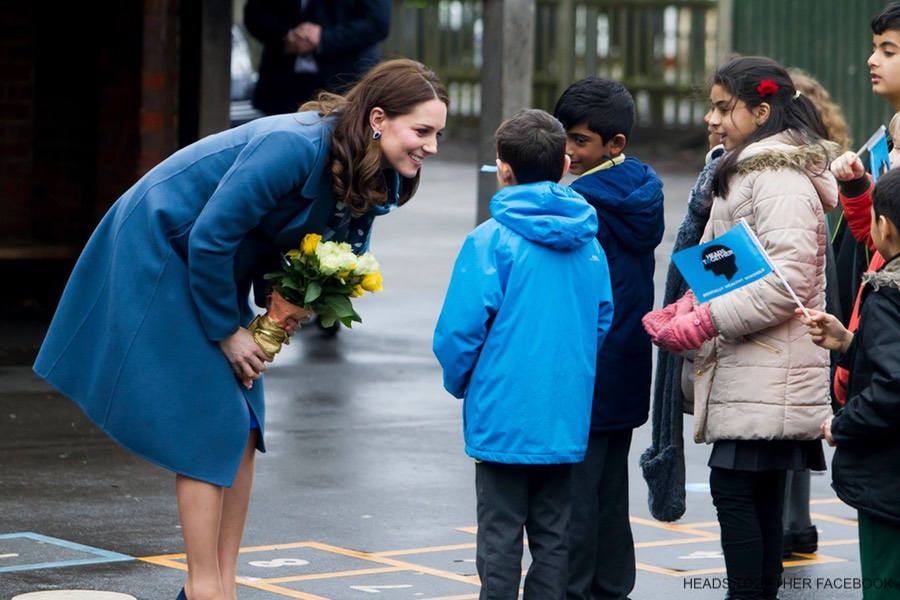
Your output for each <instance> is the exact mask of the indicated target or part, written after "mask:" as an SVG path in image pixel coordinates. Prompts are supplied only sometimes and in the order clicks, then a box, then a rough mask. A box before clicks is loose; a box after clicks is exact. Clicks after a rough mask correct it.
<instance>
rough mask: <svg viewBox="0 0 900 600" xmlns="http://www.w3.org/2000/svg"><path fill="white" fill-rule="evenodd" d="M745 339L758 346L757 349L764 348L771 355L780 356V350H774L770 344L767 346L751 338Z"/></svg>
mask: <svg viewBox="0 0 900 600" xmlns="http://www.w3.org/2000/svg"><path fill="white" fill-rule="evenodd" d="M745 339H748V340H750V341H751V342H753V343H754V344H756V345H757V346H759V347H761V348H765V349H766V350H768V351H769V352H771V353H772V354H781V350H779V349H778V348H776V347H775V346H772V345H771V344H767V343H765V342H761V341H759V340H758V339H756V338H752V337H748V338H745Z"/></svg>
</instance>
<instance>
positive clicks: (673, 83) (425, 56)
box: [383, 0, 717, 131]
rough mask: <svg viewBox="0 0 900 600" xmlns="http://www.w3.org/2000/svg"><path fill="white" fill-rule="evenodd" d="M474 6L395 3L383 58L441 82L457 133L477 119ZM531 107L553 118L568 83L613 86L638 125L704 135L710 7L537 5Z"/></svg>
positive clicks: (468, 2) (698, 3)
mask: <svg viewBox="0 0 900 600" xmlns="http://www.w3.org/2000/svg"><path fill="white" fill-rule="evenodd" d="M481 6H482V2H481V1H478V0H395V2H394V13H393V23H392V26H391V35H390V37H389V38H388V40H387V41H386V42H385V45H384V47H383V48H384V53H385V56H386V57H393V56H408V57H410V58H415V59H417V60H420V61H422V62H423V63H425V64H427V65H428V66H429V67H431V68H432V69H434V70H435V71H436V72H437V73H438V74H439V75H440V76H441V78H442V79H443V80H444V81H445V82H446V83H447V86H448V88H449V92H450V96H451V119H452V120H453V121H454V123H453V124H454V125H455V126H460V125H462V126H466V125H471V124H472V123H473V122H474V121H475V120H476V119H477V117H478V114H479V110H480V106H479V103H480V96H481V94H480V66H481V40H482V36H483V33H484V32H483V25H482V18H481ZM536 6H537V8H536V10H537V12H536V19H535V52H534V93H533V105H534V106H537V107H539V108H543V109H545V110H550V111H552V110H553V106H554V104H555V103H556V99H557V98H558V97H559V95H560V94H561V93H562V91H563V90H564V89H565V88H566V86H567V85H569V84H570V83H571V82H573V81H575V80H576V79H579V78H581V77H585V76H587V75H598V76H601V77H609V78H613V79H617V80H619V81H621V82H622V83H623V84H624V85H625V86H626V87H628V89H629V90H630V91H631V92H632V94H633V95H634V97H635V102H636V105H637V125H638V126H639V127H641V128H646V129H652V130H655V131H659V130H685V129H697V128H699V127H701V126H702V119H703V115H704V113H705V110H706V108H705V107H706V99H705V96H704V94H703V92H702V91H701V90H702V89H703V88H704V87H705V83H706V78H707V74H708V73H709V72H710V71H711V69H712V68H713V67H714V66H715V64H716V62H717V56H716V52H717V46H716V44H717V37H716V28H717V3H716V2H715V0H537V5H536Z"/></svg>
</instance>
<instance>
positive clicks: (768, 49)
mask: <svg viewBox="0 0 900 600" xmlns="http://www.w3.org/2000/svg"><path fill="white" fill-rule="evenodd" d="M887 3H888V2H887V0H853V1H852V2H851V1H849V0H791V1H790V2H785V0H752V1H750V0H743V1H742V0H736V1H735V2H734V19H733V23H734V30H733V45H734V49H735V50H736V51H737V52H740V53H742V54H761V55H765V56H770V57H772V58H774V59H775V60H777V61H779V62H780V63H782V64H783V65H785V66H791V67H799V68H801V69H803V70H805V71H807V72H808V73H810V74H811V75H812V76H813V77H815V78H816V79H818V80H819V81H820V82H821V83H822V84H823V85H824V86H825V87H826V88H827V89H828V91H829V92H830V94H831V96H832V97H833V99H834V100H835V102H837V104H839V105H840V106H841V107H842V108H843V112H844V115H845V117H846V118H847V122H848V124H849V125H850V132H851V135H852V136H853V138H854V140H855V143H856V144H857V145H858V144H861V143H862V142H864V141H865V140H866V138H868V137H869V134H870V133H871V132H872V131H874V130H875V129H876V128H877V127H878V125H880V124H881V123H885V124H886V123H887V122H888V121H889V120H890V118H891V114H892V112H893V111H892V109H891V108H890V106H889V105H888V103H887V102H886V101H885V100H884V99H882V98H878V97H877V96H875V95H874V94H872V92H871V84H870V82H869V69H868V67H867V66H866V60H867V58H868V56H869V55H870V54H871V51H872V30H871V28H870V22H871V19H872V17H873V16H875V15H877V14H878V13H880V12H881V11H882V10H883V9H884V7H885V6H886V5H887ZM750 24H752V26H751V25H750Z"/></svg>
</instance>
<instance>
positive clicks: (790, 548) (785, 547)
mask: <svg viewBox="0 0 900 600" xmlns="http://www.w3.org/2000/svg"><path fill="white" fill-rule="evenodd" d="M782 539H783V540H784V541H783V542H782V543H781V558H790V557H791V556H792V555H793V554H794V536H793V535H791V532H790V531H785V532H784V537H783V538H782Z"/></svg>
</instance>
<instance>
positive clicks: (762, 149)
mask: <svg viewBox="0 0 900 600" xmlns="http://www.w3.org/2000/svg"><path fill="white" fill-rule="evenodd" d="M839 153H840V146H838V145H837V144H835V143H834V142H829V141H826V140H822V141H821V142H817V143H815V144H803V145H797V144H796V142H794V141H793V136H792V135H791V134H790V133H788V132H785V131H783V132H781V133H777V134H775V135H773V136H769V137H767V138H765V139H762V140H760V141H758V142H754V143H752V144H750V145H749V146H747V147H746V148H744V150H743V151H741V154H740V156H739V157H738V163H737V172H738V173H740V174H742V175H746V174H747V173H751V172H753V171H764V170H769V169H795V170H797V171H800V172H802V173H805V174H806V176H807V177H809V180H810V181H811V182H812V184H813V187H814V188H815V189H816V193H818V194H819V199H820V200H821V202H822V208H823V209H824V210H825V212H830V211H831V210H832V209H834V208H835V207H836V206H837V205H838V188H837V180H836V179H835V178H834V175H832V174H831V171H830V170H829V168H828V167H829V164H830V163H831V161H832V160H834V159H835V158H837V156H838V154H839Z"/></svg>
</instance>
